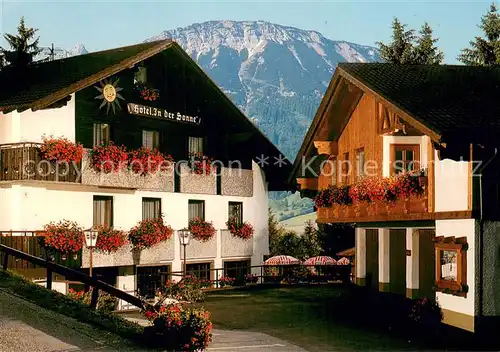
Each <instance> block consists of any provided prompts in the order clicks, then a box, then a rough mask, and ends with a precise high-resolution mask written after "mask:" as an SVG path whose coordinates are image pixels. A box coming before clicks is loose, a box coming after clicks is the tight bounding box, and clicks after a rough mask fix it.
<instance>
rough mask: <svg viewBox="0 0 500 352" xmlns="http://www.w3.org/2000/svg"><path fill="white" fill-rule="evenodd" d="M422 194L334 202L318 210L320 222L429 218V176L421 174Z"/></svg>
mask: <svg viewBox="0 0 500 352" xmlns="http://www.w3.org/2000/svg"><path fill="white" fill-rule="evenodd" d="M420 179H421V180H420V182H421V184H423V186H424V187H423V193H422V194H421V195H412V196H410V197H408V198H405V199H397V200H395V201H393V202H389V203H386V202H383V201H376V202H356V201H354V202H353V204H351V205H338V204H334V205H333V206H330V207H321V208H318V210H317V216H318V221H319V222H320V223H347V222H375V221H399V220H401V221H402V220H429V219H431V213H429V208H428V206H429V200H428V188H427V177H426V176H421V177H420Z"/></svg>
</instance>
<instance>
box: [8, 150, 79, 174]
mask: <svg viewBox="0 0 500 352" xmlns="http://www.w3.org/2000/svg"><path fill="white" fill-rule="evenodd" d="M39 147H40V144H39V143H31V142H30V143H12V144H1V145H0V168H1V169H0V171H1V172H0V181H18V180H34V181H58V182H81V179H80V175H81V171H80V170H81V168H80V165H73V164H61V165H58V164H55V163H51V162H49V161H47V160H44V159H42V156H41V155H40V148H39Z"/></svg>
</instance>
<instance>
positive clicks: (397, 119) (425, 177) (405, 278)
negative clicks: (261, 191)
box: [292, 63, 500, 332]
mask: <svg viewBox="0 0 500 352" xmlns="http://www.w3.org/2000/svg"><path fill="white" fill-rule="evenodd" d="M499 101H500V69H499V68H482V67H468V66H437V65H434V66H425V65H394V64H384V63H370V64H359V63H342V64H339V66H338V67H337V69H336V71H335V73H334V75H333V78H332V80H331V82H330V84H329V86H328V89H327V91H326V94H325V96H324V98H323V101H322V102H321V105H320V107H319V109H318V111H317V113H316V116H315V118H314V120H313V122H312V124H311V127H310V128H309V131H308V132H307V134H306V137H305V139H304V142H303V144H302V146H301V148H300V151H299V153H298V155H297V159H296V161H295V165H294V171H293V172H292V178H293V179H294V180H295V181H296V182H297V186H298V188H299V189H300V190H301V191H302V192H303V194H305V195H307V196H309V197H311V198H312V197H313V196H316V198H315V200H316V204H317V219H318V222H320V223H325V224H327V223H354V224H355V237H356V241H355V243H356V255H355V257H356V282H357V283H358V284H359V285H366V286H369V287H371V288H373V289H374V290H380V291H390V292H394V293H398V294H401V295H406V296H408V297H411V298H418V297H433V298H434V297H435V298H437V300H438V302H439V304H440V305H441V307H442V310H443V313H444V322H445V323H448V324H451V325H454V326H457V327H460V328H463V329H466V330H470V331H476V332H477V331H481V330H483V331H486V329H487V327H488V326H493V325H494V324H495V323H498V317H499V316H500V293H499V292H500V291H499V290H498V288H500V251H499V249H500V222H499V220H500V209H499V208H500V207H499V205H500V204H499V194H500V177H499V170H500V155H498V153H497V151H498V149H497V148H498V146H499V145H500V104H499V103H498V102H499ZM405 187H406V188H405Z"/></svg>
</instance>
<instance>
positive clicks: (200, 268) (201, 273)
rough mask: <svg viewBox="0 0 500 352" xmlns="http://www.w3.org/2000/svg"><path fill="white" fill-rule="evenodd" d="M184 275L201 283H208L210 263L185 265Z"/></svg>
mask: <svg viewBox="0 0 500 352" xmlns="http://www.w3.org/2000/svg"><path fill="white" fill-rule="evenodd" d="M186 273H187V274H188V275H191V276H195V277H197V278H198V279H200V280H202V281H210V263H198V264H187V265H186Z"/></svg>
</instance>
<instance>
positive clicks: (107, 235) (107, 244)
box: [96, 225, 127, 254]
mask: <svg viewBox="0 0 500 352" xmlns="http://www.w3.org/2000/svg"><path fill="white" fill-rule="evenodd" d="M96 230H97V231H98V236H97V242H96V248H97V250H98V251H99V252H102V253H105V254H110V253H114V252H116V251H117V250H119V249H120V248H121V247H123V246H124V245H125V244H127V235H126V234H125V232H124V231H121V230H115V229H112V228H110V227H109V226H102V225H101V226H97V227H96Z"/></svg>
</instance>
